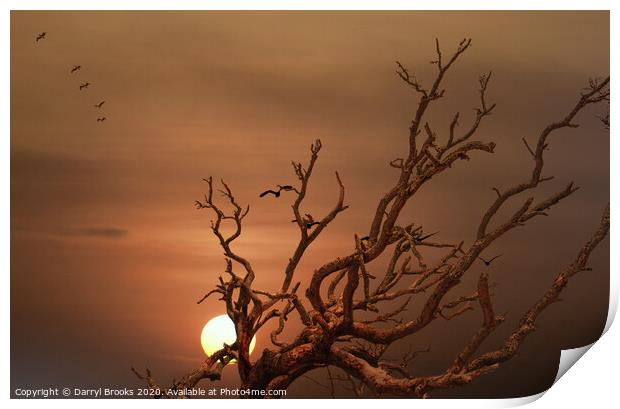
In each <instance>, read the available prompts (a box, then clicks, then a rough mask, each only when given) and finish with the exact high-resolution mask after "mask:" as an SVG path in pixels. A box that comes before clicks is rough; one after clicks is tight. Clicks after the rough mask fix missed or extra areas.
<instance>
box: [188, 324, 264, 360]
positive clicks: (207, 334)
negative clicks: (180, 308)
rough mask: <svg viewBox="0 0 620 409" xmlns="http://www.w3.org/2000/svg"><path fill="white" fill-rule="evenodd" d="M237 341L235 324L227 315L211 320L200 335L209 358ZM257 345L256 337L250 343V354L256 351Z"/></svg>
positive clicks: (201, 342)
mask: <svg viewBox="0 0 620 409" xmlns="http://www.w3.org/2000/svg"><path fill="white" fill-rule="evenodd" d="M236 340H237V333H236V332H235V324H233V322H232V321H231V320H230V318H228V315H226V314H223V315H218V316H217V317H214V318H211V319H210V320H209V322H207V324H206V325H205V326H204V328H203V329H202V333H201V334H200V344H201V345H202V349H203V350H204V351H205V354H207V355H208V356H211V354H213V353H214V352H217V351H219V350H220V349H222V347H223V346H224V344H225V343H226V344H227V345H232V344H233V343H234V342H235V341H236ZM255 345H256V337H254V338H252V341H251V342H250V353H252V351H253V350H254V346H255Z"/></svg>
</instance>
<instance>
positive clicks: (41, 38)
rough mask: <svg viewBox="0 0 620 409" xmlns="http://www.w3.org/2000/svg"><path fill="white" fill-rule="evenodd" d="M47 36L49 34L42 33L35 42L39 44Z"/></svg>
mask: <svg viewBox="0 0 620 409" xmlns="http://www.w3.org/2000/svg"><path fill="white" fill-rule="evenodd" d="M46 34H47V33H46V32H45V31H44V32H42V33H41V34H39V35H38V36H37V39H36V40H35V42H37V43H38V42H39V40H43V39H45V35H46Z"/></svg>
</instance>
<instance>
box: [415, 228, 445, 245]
mask: <svg viewBox="0 0 620 409" xmlns="http://www.w3.org/2000/svg"><path fill="white" fill-rule="evenodd" d="M437 233H439V232H438V231H436V232H435V233H431V234H427V235H426V236H422V235H421V234H422V233H421V232H420V234H419V235H417V236H415V237H414V240H415V241H416V242H417V243H420V242H422V241H424V240H426V239H428V238H430V237H433V236H434V235H436V234H437Z"/></svg>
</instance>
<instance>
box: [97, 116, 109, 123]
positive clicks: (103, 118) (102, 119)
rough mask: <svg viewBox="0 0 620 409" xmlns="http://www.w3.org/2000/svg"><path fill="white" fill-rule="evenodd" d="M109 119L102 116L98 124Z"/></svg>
mask: <svg viewBox="0 0 620 409" xmlns="http://www.w3.org/2000/svg"><path fill="white" fill-rule="evenodd" d="M106 119H107V118H106V117H105V116H102V117H101V118H97V122H103V121H105V120H106Z"/></svg>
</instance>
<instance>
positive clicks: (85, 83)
mask: <svg viewBox="0 0 620 409" xmlns="http://www.w3.org/2000/svg"><path fill="white" fill-rule="evenodd" d="M89 85H90V82H83V83H81V84H80V91H81V90H82V89H83V88H88V86H89Z"/></svg>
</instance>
